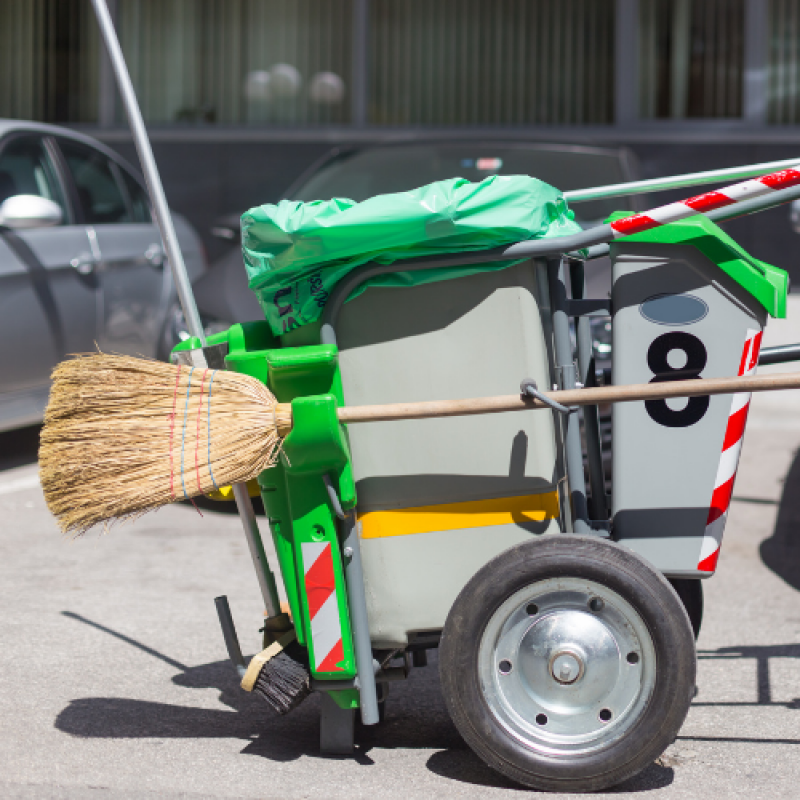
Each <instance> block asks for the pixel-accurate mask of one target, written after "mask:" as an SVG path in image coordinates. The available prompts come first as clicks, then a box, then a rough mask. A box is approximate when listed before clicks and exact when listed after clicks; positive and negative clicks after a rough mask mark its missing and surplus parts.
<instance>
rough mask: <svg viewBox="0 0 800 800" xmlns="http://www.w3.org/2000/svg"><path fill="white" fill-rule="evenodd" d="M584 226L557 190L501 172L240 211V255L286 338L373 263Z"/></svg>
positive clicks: (400, 280)
mask: <svg viewBox="0 0 800 800" xmlns="http://www.w3.org/2000/svg"><path fill="white" fill-rule="evenodd" d="M580 230H581V228H580V226H579V225H578V224H577V223H576V222H574V221H573V214H572V212H571V211H569V209H568V207H567V203H566V201H565V200H564V197H563V195H562V194H561V192H559V191H558V189H554V188H553V187H552V186H549V185H548V184H546V183H543V182H542V181H540V180H537V179H536V178H530V177H528V176H525V175H511V176H500V175H494V176H492V177H490V178H486V180H483V181H481V182H480V183H470V182H469V181H467V180H465V179H464V178H452V179H450V180H446V181H438V182H436V183H431V184H429V185H427V186H423V187H422V188H420V189H415V190H414V191H411V192H398V193H397V194H385V195H378V196H377V197H372V198H370V199H369V200H365V201H364V202H363V203H355V202H353V201H352V200H345V199H339V198H337V199H334V200H329V201H325V202H323V201H316V202H313V203H300V202H296V201H291V200H282V201H281V202H280V203H278V205H263V206H258V207H257V208H252V209H250V210H249V211H248V212H246V213H245V214H243V215H242V250H243V253H244V263H245V267H246V268H247V274H248V276H249V285H250V288H251V289H252V290H253V291H254V292H255V293H256V296H257V297H258V300H259V302H260V304H261V307H262V308H263V310H264V314H265V316H266V319H267V321H268V322H269V324H270V327H271V328H272V331H273V333H275V334H276V335H278V336H280V335H281V334H284V333H287V332H288V331H290V330H293V329H294V328H297V327H299V326H301V325H307V324H308V323H309V322H313V321H315V320H317V319H318V318H319V316H320V314H321V313H322V309H323V308H324V306H325V302H326V301H327V299H328V296H329V295H330V292H331V290H332V289H333V287H334V286H335V285H336V283H337V282H338V281H340V280H341V279H342V278H343V277H344V276H345V275H347V273H348V272H350V271H351V270H353V269H355V268H356V267H358V266H360V265H361V264H365V263H366V262H368V261H375V262H378V263H380V264H391V263H393V262H395V261H398V260H400V259H404V258H413V257H417V256H427V255H443V254H446V253H458V252H467V251H471V250H486V249H488V248H492V247H499V246H502V245H509V244H513V243H514V242H520V241H525V240H528V239H542V238H547V237H554V236H565V235H568V234H571V233H577V232H579V231H580ZM517 263H518V262H517ZM510 265H511V262H500V263H489V264H470V265H465V266H458V267H441V268H437V269H431V270H425V271H422V272H395V273H391V274H389V275H383V276H380V277H378V278H375V279H373V280H372V281H370V282H369V284H366V285H365V286H363V287H362V288H361V291H363V289H365V288H366V286H367V285H370V286H375V285H380V286H415V285H419V284H422V283H430V282H432V281H441V280H447V279H449V278H458V277H461V276H464V275H470V274H474V273H476V272H485V271H487V270H494V269H504V268H505V267H508V266H510ZM354 296H355V295H354Z"/></svg>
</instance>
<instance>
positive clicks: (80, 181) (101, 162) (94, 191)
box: [58, 139, 131, 225]
mask: <svg viewBox="0 0 800 800" xmlns="http://www.w3.org/2000/svg"><path fill="white" fill-rule="evenodd" d="M58 144H59V147H60V148H61V152H62V153H63V154H64V158H65V159H66V161H67V165H68V166H69V169H70V172H71V173H72V177H73V179H74V180H75V186H76V188H77V190H78V199H79V200H80V203H81V207H82V208H83V215H84V220H85V221H86V222H87V223H89V224H98V225H102V224H108V223H113V222H130V221H131V217H130V213H129V212H128V206H127V204H126V203H125V199H124V197H123V195H122V192H121V191H120V188H119V186H118V185H117V181H116V180H115V178H114V173H113V172H112V171H111V168H110V167H109V163H108V159H107V158H106V156H104V155H103V154H102V153H100V152H99V151H97V150H94V149H93V148H91V147H88V146H87V145H83V144H80V143H79V142H74V141H71V140H69V139H59V140H58Z"/></svg>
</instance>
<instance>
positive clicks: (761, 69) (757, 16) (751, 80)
mask: <svg viewBox="0 0 800 800" xmlns="http://www.w3.org/2000/svg"><path fill="white" fill-rule="evenodd" d="M768 51H769V3H767V2H766V0H745V7H744V86H743V87H742V91H743V97H742V116H743V117H744V118H745V119H746V120H747V121H748V122H750V123H753V124H755V125H765V124H766V122H767V111H768V108H767V100H768V96H769V93H768V91H767V89H768V86H767V77H768V76H767V66H768V60H769V52H768Z"/></svg>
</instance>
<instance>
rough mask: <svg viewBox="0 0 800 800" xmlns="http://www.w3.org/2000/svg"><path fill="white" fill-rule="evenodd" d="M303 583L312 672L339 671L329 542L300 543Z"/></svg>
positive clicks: (341, 656)
mask: <svg viewBox="0 0 800 800" xmlns="http://www.w3.org/2000/svg"><path fill="white" fill-rule="evenodd" d="M301 550H302V555H303V572H304V583H305V587H306V598H307V600H308V617H309V619H310V620H311V642H312V650H313V653H314V671H315V672H339V671H341V670H342V669H343V668H342V667H340V666H338V665H339V663H340V662H341V661H342V660H343V659H344V648H343V645H342V622H341V618H340V617H339V602H338V598H337V596H336V578H335V575H334V572H333V555H332V552H331V545H330V542H302V543H301Z"/></svg>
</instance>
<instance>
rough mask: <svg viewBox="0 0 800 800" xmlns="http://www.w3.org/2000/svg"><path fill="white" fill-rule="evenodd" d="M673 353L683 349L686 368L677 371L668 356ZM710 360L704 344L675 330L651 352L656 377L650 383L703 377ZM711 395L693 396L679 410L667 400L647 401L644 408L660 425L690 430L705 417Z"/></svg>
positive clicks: (665, 336) (650, 365)
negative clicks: (672, 351) (669, 404)
mask: <svg viewBox="0 0 800 800" xmlns="http://www.w3.org/2000/svg"><path fill="white" fill-rule="evenodd" d="M671 350H682V351H683V352H684V353H686V365H685V366H683V367H680V368H679V369H674V368H673V367H671V366H670V365H669V362H668V361H667V353H669V352H670V351H671ZM707 361H708V353H707V352H706V348H705V346H704V345H703V343H702V342H701V341H700V340H699V339H698V338H697V337H696V336H692V334H691V333H685V332H683V331H673V332H672V333H664V334H662V335H661V336H659V337H658V338H657V339H654V340H653V343H652V344H651V345H650V349H649V350H648V351H647V366H649V367H650V371H651V372H653V373H654V374H655V378H653V379H652V380H651V381H650V383H661V382H662V381H686V380H690V379H692V378H699V377H700V373H701V372H702V371H703V370H704V369H705V366H706V362H707ZM709 402H710V401H709V398H708V396H705V397H690V398H689V402H688V403H687V404H686V407H685V408H682V409H680V410H679V411H675V410H673V409H671V408H670V407H669V406H668V405H667V401H666V400H647V401H645V404H644V407H645V408H646V409H647V413H648V414H649V415H650V417H651V418H652V419H653V421H655V422H657V423H658V424H659V425H664V426H665V427H667V428H688V427H689V426H690V425H694V424H695V423H697V422H700V420H701V419H702V418H703V417H704V416H705V413H706V411H708V405H709Z"/></svg>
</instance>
